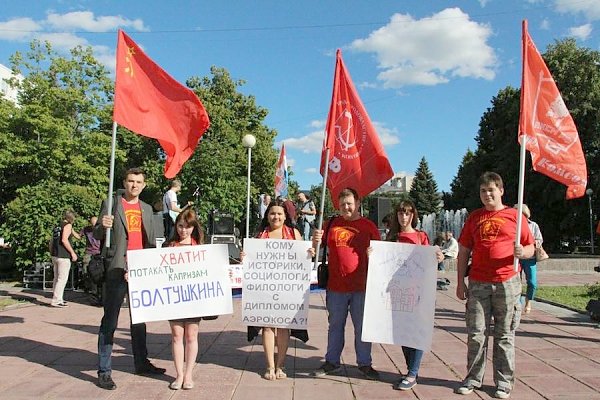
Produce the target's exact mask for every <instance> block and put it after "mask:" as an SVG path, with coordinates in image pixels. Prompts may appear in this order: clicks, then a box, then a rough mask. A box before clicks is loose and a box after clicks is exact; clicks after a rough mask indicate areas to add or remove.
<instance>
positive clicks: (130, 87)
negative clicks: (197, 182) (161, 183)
mask: <svg viewBox="0 0 600 400" xmlns="http://www.w3.org/2000/svg"><path fill="white" fill-rule="evenodd" d="M113 119H114V121H115V122H116V123H117V124H120V125H123V126H124V127H125V128H127V129H129V130H131V131H132V132H135V133H137V134H140V135H143V136H147V137H150V138H153V139H157V140H158V142H159V143H160V145H161V147H162V148H163V150H164V152H165V153H166V155H167V161H166V163H165V177H166V178H168V179H172V178H174V177H175V176H176V175H177V173H178V172H179V171H180V170H181V167H182V166H183V164H184V163H185V162H186V161H187V160H188V159H189V158H190V157H191V156H192V154H193V153H194V150H195V149H196V146H197V145H198V141H199V140H200V137H202V135H203V134H204V132H205V131H206V130H207V129H208V127H209V126H210V121H209V119H208V114H207V113H206V110H205V109H204V106H203V105H202V103H201V102H200V99H198V96H196V94H195V93H194V92H193V91H192V90H190V89H188V88H187V87H185V86H183V85H181V84H180V83H179V82H177V81H176V80H175V79H173V78H172V77H171V76H170V75H169V74H167V73H166V72H165V71H164V70H163V69H161V68H160V67H159V66H158V65H157V64H156V63H154V61H152V60H151V59H150V58H149V57H148V56H147V55H146V54H145V53H144V52H143V51H142V49H140V47H139V46H138V45H137V44H136V43H135V42H134V41H133V40H131V38H130V37H129V36H127V35H126V34H125V32H123V31H122V30H119V41H118V45H117V71H116V78H115V106H114V112H113Z"/></svg>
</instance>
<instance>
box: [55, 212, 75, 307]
mask: <svg viewBox="0 0 600 400" xmlns="http://www.w3.org/2000/svg"><path fill="white" fill-rule="evenodd" d="M74 221H75V213H73V211H65V212H64V214H63V217H62V220H61V222H60V225H59V226H57V227H56V228H54V230H53V232H52V240H51V241H50V255H51V256H52V266H53V267H54V282H53V283H52V289H53V292H52V302H51V303H50V305H51V306H52V307H67V302H66V301H65V300H64V299H63V296H64V293H65V286H67V281H68V280H69V272H70V271H71V261H73V262H75V261H77V254H76V253H75V250H73V246H72V244H71V236H73V237H75V239H80V238H81V237H80V236H79V234H78V233H77V232H75V231H74V230H73V222H74Z"/></svg>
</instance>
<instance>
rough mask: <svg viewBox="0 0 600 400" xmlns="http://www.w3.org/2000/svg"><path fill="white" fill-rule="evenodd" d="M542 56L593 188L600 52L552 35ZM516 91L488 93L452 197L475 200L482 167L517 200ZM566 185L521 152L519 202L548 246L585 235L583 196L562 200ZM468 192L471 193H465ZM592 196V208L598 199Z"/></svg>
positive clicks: (599, 144)
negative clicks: (522, 177) (576, 134)
mask: <svg viewBox="0 0 600 400" xmlns="http://www.w3.org/2000/svg"><path fill="white" fill-rule="evenodd" d="M543 58H544V60H545V62H546V64H547V65H548V68H549V69H550V72H551V73H552V76H553V77H554V80H555V81H556V84H557V86H558V88H559V90H560V91H561V94H562V97H563V99H564V101H565V104H566V105H567V107H568V108H569V111H570V113H571V115H572V117H573V119H574V120H575V125H576V126H577V130H578V132H579V137H580V140H581V144H582V147H583V151H584V154H585V156H586V162H587V167H588V187H591V188H592V189H593V190H594V192H595V193H597V192H598V191H599V190H598V187H599V183H600V177H599V176H598V173H597V171H598V168H599V167H600V137H599V136H598V132H599V131H600V114H599V113H598V110H599V109H600V69H599V68H598V65H600V52H598V51H595V50H591V49H588V48H579V47H577V45H576V41H575V40H574V39H565V40H562V41H556V42H555V43H554V44H553V45H550V46H548V50H547V51H546V53H545V54H544V55H543ZM519 101H520V91H519V90H517V89H514V88H511V87H507V88H505V89H502V90H500V91H499V92H498V94H497V95H496V96H495V97H494V98H493V99H492V106H491V108H489V109H488V110H487V111H486V112H485V113H484V115H483V116H482V118H481V121H480V124H479V132H478V134H477V137H476V141H477V144H478V147H477V150H476V151H475V153H474V154H473V155H472V157H471V156H469V157H466V156H465V158H464V159H463V163H462V164H461V166H460V169H459V173H458V174H457V178H456V179H455V180H454V181H453V185H452V199H453V200H454V201H459V200H460V199H462V200H463V202H464V204H465V205H466V206H467V208H468V209H469V210H472V209H473V208H475V207H477V206H479V205H480V202H479V195H478V191H477V183H476V182H477V178H478V177H479V175H481V173H483V172H484V171H487V170H490V171H495V172H498V173H499V174H500V175H501V176H502V178H503V180H504V191H505V194H504V198H503V200H504V202H505V204H508V205H512V204H514V203H516V201H517V188H518V172H519V167H518V162H519V145H518V142H517V127H518V122H519ZM565 190H566V189H565V187H564V186H563V185H561V184H560V183H558V182H555V181H553V180H551V179H550V178H548V177H546V176H544V175H542V174H540V173H537V172H535V171H533V168H532V166H531V158H530V157H529V156H527V157H526V164H525V191H524V202H525V203H527V204H528V205H529V208H530V209H531V210H532V218H533V219H534V220H535V221H536V222H538V224H539V225H540V228H541V230H542V232H543V234H544V241H545V242H546V243H547V246H548V248H549V249H551V250H552V249H553V248H556V247H558V246H559V239H560V238H561V237H567V238H572V237H583V238H587V237H589V232H587V231H588V227H589V221H588V218H589V214H588V210H587V207H588V205H587V199H585V198H582V199H575V200H570V201H567V200H565ZM469 193H470V194H469ZM596 197H597V196H595V197H594V207H593V208H594V209H596V208H595V205H596V204H598V201H597V200H596Z"/></svg>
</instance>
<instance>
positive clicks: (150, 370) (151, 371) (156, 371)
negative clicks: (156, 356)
mask: <svg viewBox="0 0 600 400" xmlns="http://www.w3.org/2000/svg"><path fill="white" fill-rule="evenodd" d="M165 372H167V370H166V369H164V368H158V367H156V366H154V364H152V363H151V362H150V361H148V362H147V363H146V364H143V365H142V366H140V367H135V373H136V374H137V375H144V374H148V375H162V374H164V373H165Z"/></svg>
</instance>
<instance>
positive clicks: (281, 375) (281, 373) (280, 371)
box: [275, 368, 287, 379]
mask: <svg viewBox="0 0 600 400" xmlns="http://www.w3.org/2000/svg"><path fill="white" fill-rule="evenodd" d="M275 376H276V377H277V379H285V378H287V374H286V373H285V371H284V370H283V368H277V370H276V372H275Z"/></svg>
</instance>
